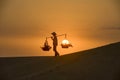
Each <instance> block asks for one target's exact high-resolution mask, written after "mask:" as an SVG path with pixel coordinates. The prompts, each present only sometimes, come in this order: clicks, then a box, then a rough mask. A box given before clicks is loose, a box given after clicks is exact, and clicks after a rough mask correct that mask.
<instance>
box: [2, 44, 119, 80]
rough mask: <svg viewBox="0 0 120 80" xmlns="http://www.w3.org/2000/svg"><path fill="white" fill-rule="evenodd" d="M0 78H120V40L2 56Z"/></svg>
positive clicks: (26, 79)
mask: <svg viewBox="0 0 120 80" xmlns="http://www.w3.org/2000/svg"><path fill="white" fill-rule="evenodd" d="M0 80H120V42H118V43H113V44H110V45H106V46H102V47H98V48H94V49H90V50H86V51H81V52H76V53H73V54H68V55H64V56H60V57H16V58H15V57H14V58H0Z"/></svg>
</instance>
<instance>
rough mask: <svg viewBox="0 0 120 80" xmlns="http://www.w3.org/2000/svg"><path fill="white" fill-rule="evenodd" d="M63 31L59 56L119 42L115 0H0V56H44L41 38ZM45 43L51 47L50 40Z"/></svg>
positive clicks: (118, 9) (119, 16)
mask: <svg viewBox="0 0 120 80" xmlns="http://www.w3.org/2000/svg"><path fill="white" fill-rule="evenodd" d="M53 31H55V32H57V34H64V33H67V34H68V36H67V38H68V40H70V41H71V43H72V44H73V46H74V47H73V48H69V49H67V50H65V49H62V48H61V47H60V42H61V41H62V39H64V37H59V46H58V51H59V52H60V54H61V55H63V54H67V53H72V52H77V51H81V50H85V49H89V48H94V47H97V46H101V45H104V44H108V43H111V42H117V41H120V1H119V0H0V56H1V57H2V56H44V55H54V53H53V52H52V50H51V51H50V52H43V51H42V50H41V49H40V46H42V45H43V43H44V40H45V37H47V36H51V32H53ZM49 44H51V46H52V42H51V39H49Z"/></svg>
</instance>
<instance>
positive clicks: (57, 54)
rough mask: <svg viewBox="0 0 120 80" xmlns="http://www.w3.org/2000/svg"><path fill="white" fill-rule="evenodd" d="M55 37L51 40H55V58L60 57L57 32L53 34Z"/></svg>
mask: <svg viewBox="0 0 120 80" xmlns="http://www.w3.org/2000/svg"><path fill="white" fill-rule="evenodd" d="M51 34H52V35H53V37H51V39H52V40H53V51H54V52H55V56H59V53H58V51H57V45H58V39H57V36H56V35H57V34H56V33H55V32H52V33H51Z"/></svg>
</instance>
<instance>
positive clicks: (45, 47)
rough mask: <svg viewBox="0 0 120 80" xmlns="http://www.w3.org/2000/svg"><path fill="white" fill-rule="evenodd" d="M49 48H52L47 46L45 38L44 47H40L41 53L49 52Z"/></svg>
mask: <svg viewBox="0 0 120 80" xmlns="http://www.w3.org/2000/svg"><path fill="white" fill-rule="evenodd" d="M51 48H52V47H51V46H50V45H49V44H48V41H47V38H46V40H45V42H44V46H43V47H41V49H42V50H43V51H49V50H50V49H51Z"/></svg>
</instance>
